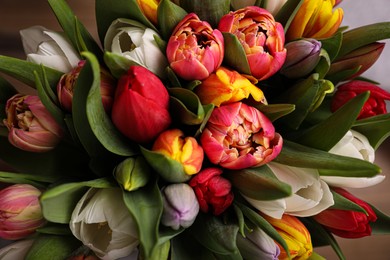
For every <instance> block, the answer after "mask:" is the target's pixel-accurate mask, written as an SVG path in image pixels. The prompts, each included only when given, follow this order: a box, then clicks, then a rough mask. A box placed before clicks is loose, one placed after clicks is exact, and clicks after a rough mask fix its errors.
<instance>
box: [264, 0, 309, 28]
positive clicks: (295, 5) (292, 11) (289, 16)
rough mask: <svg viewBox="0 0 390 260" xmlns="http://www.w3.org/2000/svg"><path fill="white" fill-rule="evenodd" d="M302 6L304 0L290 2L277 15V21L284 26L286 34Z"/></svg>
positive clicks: (289, 0) (291, 0)
mask: <svg viewBox="0 0 390 260" xmlns="http://www.w3.org/2000/svg"><path fill="white" fill-rule="evenodd" d="M268 1H274V0H268ZM302 4H303V0H288V1H287V2H286V3H285V4H284V5H283V6H282V8H281V9H280V10H279V12H278V13H277V14H276V15H275V20H276V21H278V22H279V23H281V24H282V25H283V27H284V31H285V32H287V30H288V28H289V27H290V24H291V22H292V20H293V19H294V17H295V15H296V14H297V12H298V10H299V8H300V7H301V5H302Z"/></svg>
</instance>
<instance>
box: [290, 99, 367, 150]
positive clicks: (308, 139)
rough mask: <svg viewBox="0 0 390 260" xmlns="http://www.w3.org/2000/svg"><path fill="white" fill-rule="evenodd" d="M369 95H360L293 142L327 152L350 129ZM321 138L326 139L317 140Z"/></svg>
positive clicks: (302, 133) (303, 132)
mask: <svg viewBox="0 0 390 260" xmlns="http://www.w3.org/2000/svg"><path fill="white" fill-rule="evenodd" d="M369 95H370V94H369V93H368V92H365V93H362V94H360V95H358V96H356V97H355V98H353V99H352V100H350V101H349V102H347V103H346V104H345V105H344V106H342V107H341V108H340V109H338V110H337V111H336V112H334V113H333V114H332V115H331V116H330V117H328V118H327V119H326V120H324V121H322V122H320V123H318V124H316V125H314V126H313V127H311V128H309V129H307V130H305V131H302V132H301V133H300V135H299V137H297V138H294V141H295V142H297V143H300V144H302V145H306V146H310V147H312V148H316V149H319V150H323V151H329V150H330V149H331V148H332V147H333V146H335V145H336V144H337V143H338V142H339V141H340V139H341V138H342V137H343V136H344V135H345V134H346V133H347V132H348V130H349V129H351V126H352V125H353V123H354V122H355V120H356V118H357V117H358V115H359V113H360V111H361V109H362V107H363V105H364V103H365V102H366V101H367V99H368V97H369ZM319 136H323V137H326V138H318V137H319Z"/></svg>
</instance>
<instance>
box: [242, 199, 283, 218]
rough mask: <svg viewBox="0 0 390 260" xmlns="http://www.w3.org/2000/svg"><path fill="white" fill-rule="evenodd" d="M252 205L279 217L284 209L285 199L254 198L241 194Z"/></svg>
mask: <svg viewBox="0 0 390 260" xmlns="http://www.w3.org/2000/svg"><path fill="white" fill-rule="evenodd" d="M242 196H243V197H244V198H245V199H246V200H247V201H248V202H249V204H251V205H252V206H253V207H255V208H256V209H258V210H260V211H261V212H263V213H264V214H266V215H268V216H270V217H273V218H277V219H281V218H282V216H283V214H284V212H285V210H286V201H285V200H284V199H279V200H255V199H252V198H249V197H246V196H245V195H242Z"/></svg>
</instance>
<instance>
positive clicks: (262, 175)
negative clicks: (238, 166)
mask: <svg viewBox="0 0 390 260" xmlns="http://www.w3.org/2000/svg"><path fill="white" fill-rule="evenodd" d="M225 176H226V177H227V178H228V179H229V180H230V181H231V183H232V184H233V186H234V187H235V188H237V189H238V190H239V191H240V192H241V193H242V194H244V195H245V196H247V197H250V198H252V199H256V200H276V199H280V198H285V197H288V196H290V195H291V194H292V191H291V186H290V185H288V184H287V183H284V182H281V181H279V180H278V178H277V177H276V176H275V175H274V173H273V172H272V170H271V169H270V168H269V167H268V166H267V165H264V166H261V167H256V168H247V169H243V170H238V171H228V172H227V173H225Z"/></svg>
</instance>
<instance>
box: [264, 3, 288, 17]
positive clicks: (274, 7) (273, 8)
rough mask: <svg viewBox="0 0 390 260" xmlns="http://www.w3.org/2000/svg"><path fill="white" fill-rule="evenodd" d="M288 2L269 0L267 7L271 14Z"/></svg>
mask: <svg viewBox="0 0 390 260" xmlns="http://www.w3.org/2000/svg"><path fill="white" fill-rule="evenodd" d="M286 2H287V0H269V1H267V2H266V6H265V9H267V10H268V11H269V12H270V13H271V14H273V15H275V14H277V13H278V12H279V10H280V8H282V6H283V5H284V4H285V3H286Z"/></svg>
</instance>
